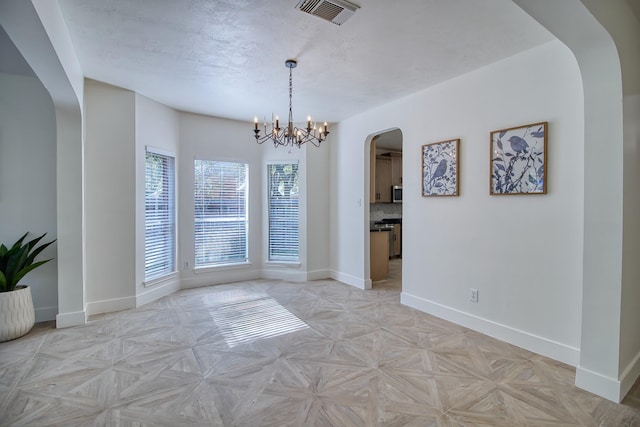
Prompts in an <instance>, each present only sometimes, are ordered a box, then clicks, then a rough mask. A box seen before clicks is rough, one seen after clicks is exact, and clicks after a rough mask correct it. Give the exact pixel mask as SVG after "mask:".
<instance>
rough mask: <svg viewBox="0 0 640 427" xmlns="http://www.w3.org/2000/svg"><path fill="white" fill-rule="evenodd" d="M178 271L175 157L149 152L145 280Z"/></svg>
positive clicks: (145, 209) (145, 193) (145, 204)
mask: <svg viewBox="0 0 640 427" xmlns="http://www.w3.org/2000/svg"><path fill="white" fill-rule="evenodd" d="M175 268H176V203H175V158H174V157H173V156H171V155H167V154H163V153H160V152H156V151H153V150H150V149H147V153H146V157H145V182H144V277H145V281H148V280H151V279H155V278H159V277H161V276H166V275H167V274H170V273H173V272H174V271H175Z"/></svg>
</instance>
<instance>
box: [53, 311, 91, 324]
mask: <svg viewBox="0 0 640 427" xmlns="http://www.w3.org/2000/svg"><path fill="white" fill-rule="evenodd" d="M86 323H87V312H86V310H83V311H72V312H70V313H60V314H57V315H56V328H70V327H72V326H80V325H84V324H86Z"/></svg>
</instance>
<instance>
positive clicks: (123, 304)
mask: <svg viewBox="0 0 640 427" xmlns="http://www.w3.org/2000/svg"><path fill="white" fill-rule="evenodd" d="M135 307H136V297H133V296H132V297H124V298H114V299H108V300H103V301H93V302H89V303H87V307H86V310H87V314H88V315H89V316H92V315H94V314H102V313H112V312H114V311H122V310H127V309H130V308H135Z"/></svg>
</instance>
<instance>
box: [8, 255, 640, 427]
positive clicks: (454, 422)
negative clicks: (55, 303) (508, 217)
mask: <svg viewBox="0 0 640 427" xmlns="http://www.w3.org/2000/svg"><path fill="white" fill-rule="evenodd" d="M393 264H394V263H392V267H391V274H390V276H389V278H388V279H387V280H385V281H381V282H375V283H374V286H373V289H372V290H369V291H361V290H358V289H355V288H353V287H350V286H347V285H344V284H341V283H338V282H335V281H331V280H321V281H314V282H307V283H302V284H294V283H288V282H279V281H269V280H257V281H251V282H243V283H233V284H228V285H220V286H215V287H207V288H199V289H192V290H183V291H179V292H177V293H175V294H173V295H171V296H169V297H166V298H163V299H161V300H159V301H157V302H155V303H151V304H149V305H146V306H144V307H140V308H138V309H134V310H127V311H122V312H119V313H113V314H109V315H102V316H97V317H95V318H93V319H92V320H91V321H90V323H89V324H87V325H85V326H81V327H76V328H69V329H60V330H56V329H53V325H52V323H45V324H38V325H37V326H36V327H35V328H34V330H33V331H32V332H30V333H29V334H28V335H27V336H25V337H23V338H21V339H18V340H16V341H11V342H7V343H2V344H0V425H2V426H52V425H59V426H76V425H77V426H94V425H95V426H143V425H149V426H172V427H175V426H191V425H194V426H215V425H225V426H307V425H308V426H376V425H380V426H518V425H527V426H560V425H561V426H573V425H582V426H636V425H640V409H639V408H640V387H638V386H637V385H636V387H635V388H634V390H632V392H631V394H630V395H629V396H628V397H627V398H626V400H625V402H624V403H623V404H622V405H616V404H614V403H611V402H609V401H606V400H604V399H601V398H599V397H597V396H594V395H592V394H590V393H587V392H585V391H582V390H579V389H577V388H576V387H574V386H573V382H574V375H575V372H574V369H573V368H571V367H569V366H566V365H564V364H562V363H558V362H555V361H553V360H550V359H547V358H545V357H542V356H539V355H536V354H533V353H530V352H528V351H525V350H522V349H520V348H517V347H514V346H511V345H509V344H506V343H504V342H501V341H498V340H495V339H492V338H489V337H486V336H484V335H482V334H479V333H476V332H473V331H470V330H468V329H465V328H462V327H460V326H457V325H454V324H451V323H449V322H446V321H443V320H441V319H437V318H435V317H432V316H429V315H427V314H424V313H421V312H418V311H416V310H413V309H411V308H408V307H405V306H402V305H400V303H399V294H400V289H399V286H400V281H401V279H400V277H399V273H398V271H399V269H398V268H397V266H398V263H397V262H396V263H395V266H396V268H395V270H394V266H393Z"/></svg>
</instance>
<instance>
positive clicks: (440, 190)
mask: <svg viewBox="0 0 640 427" xmlns="http://www.w3.org/2000/svg"><path fill="white" fill-rule="evenodd" d="M459 148H460V140H459V139H450V140H448V141H441V142H434V143H433V144H425V145H423V146H422V197H430V196H457V195H458V191H459V188H460V181H459V178H458V167H459V160H458V159H459V157H458V150H459Z"/></svg>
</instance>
